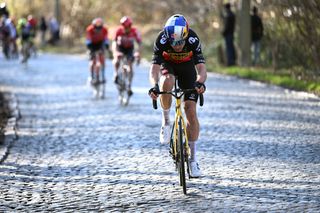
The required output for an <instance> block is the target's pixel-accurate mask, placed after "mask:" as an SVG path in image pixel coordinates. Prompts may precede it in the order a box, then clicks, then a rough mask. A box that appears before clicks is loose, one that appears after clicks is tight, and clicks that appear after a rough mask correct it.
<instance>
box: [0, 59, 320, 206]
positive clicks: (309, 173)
mask: <svg viewBox="0 0 320 213" xmlns="http://www.w3.org/2000/svg"><path fill="white" fill-rule="evenodd" d="M0 66H1V68H0V89H1V91H7V92H13V93H14V94H15V95H16V98H17V100H18V106H19V110H20V113H21V119H20V120H19V121H18V130H17V135H18V139H17V140H16V141H15V142H14V144H13V146H12V148H11V149H10V153H9V155H8V157H7V158H6V159H5V160H4V162H2V164H0V212H33V211H40V212H48V211H54V212H118V211H138V212H141V211H143V212H146V211H148V212H161V211H164V212H319V211H320V100H319V99H318V98H316V97H314V96H312V95H308V94H304V93H296V92H290V91H287V90H284V89H281V88H278V87H273V86H267V85H265V84H260V83H257V82H252V81H247V80H238V79H236V78H233V77H225V76H220V75H210V76H209V79H208V81H207V87H208V92H207V93H206V95H205V106H204V107H203V108H199V109H198V112H199V117H200V122H201V137H200V140H199V146H198V150H199V154H198V156H199V160H200V165H201V167H202V170H203V173H204V175H205V176H204V177H202V178H200V179H192V180H188V181H187V184H188V193H189V194H188V195H187V196H185V195H183V193H182V190H181V187H180V186H179V185H178V177H177V174H176V172H175V171H174V167H173V163H172V161H171V159H170V157H169V155H168V150H167V147H166V146H161V145H160V144H159V143H158V131H159V127H160V126H159V125H160V115H161V111H160V110H157V111H155V110H153V109H152V105H151V101H150V100H149V98H148V96H147V91H148V89H149V82H148V73H147V72H148V67H147V66H140V67H139V68H137V69H139V70H137V71H136V76H135V78H134V88H133V90H134V96H133V98H132V102H131V103H130V105H129V106H128V107H120V106H119V105H118V102H117V96H116V90H115V87H114V85H113V84H111V83H110V80H109V79H110V78H111V76H112V72H111V66H110V62H108V64H107V66H108V67H107V78H108V80H109V81H108V82H107V88H106V89H107V95H106V99H105V100H100V101H97V100H94V99H92V98H91V91H90V90H89V88H88V87H87V86H86V85H85V82H86V77H87V67H88V66H87V59H86V58H85V57H84V56H67V55H61V56H57V55H40V56H39V57H38V58H37V59H32V60H31V61H30V63H29V65H28V67H23V66H22V65H20V64H18V62H7V61H3V60H1V61H0ZM172 111H173V110H172ZM172 115H173V114H172Z"/></svg>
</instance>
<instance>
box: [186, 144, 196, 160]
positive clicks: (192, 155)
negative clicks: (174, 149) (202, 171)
mask: <svg viewBox="0 0 320 213" xmlns="http://www.w3.org/2000/svg"><path fill="white" fill-rule="evenodd" d="M188 143H189V147H190V151H191V156H190V161H197V158H196V152H197V145H196V144H197V143H196V141H189V142H188Z"/></svg>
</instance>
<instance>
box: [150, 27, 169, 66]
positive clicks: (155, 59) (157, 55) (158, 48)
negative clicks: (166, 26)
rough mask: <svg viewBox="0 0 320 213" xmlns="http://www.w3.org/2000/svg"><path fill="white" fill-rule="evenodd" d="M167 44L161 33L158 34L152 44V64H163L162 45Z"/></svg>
mask: <svg viewBox="0 0 320 213" xmlns="http://www.w3.org/2000/svg"><path fill="white" fill-rule="evenodd" d="M166 42H167V40H166V39H165V37H164V34H163V32H160V33H159V35H158V37H157V39H156V41H155V42H154V44H153V56H152V64H159V65H160V64H162V63H163V62H164V59H163V56H162V53H163V45H164V44H165V43H166Z"/></svg>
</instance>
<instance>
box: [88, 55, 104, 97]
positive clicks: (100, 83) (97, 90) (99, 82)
mask: <svg viewBox="0 0 320 213" xmlns="http://www.w3.org/2000/svg"><path fill="white" fill-rule="evenodd" d="M92 63H93V70H92V72H93V73H91V77H92V79H93V80H94V83H93V84H91V86H92V88H93V95H94V97H95V98H102V99H103V98H104V93H105V82H104V78H105V76H104V66H105V65H104V54H103V51H102V50H98V51H95V52H93V57H92Z"/></svg>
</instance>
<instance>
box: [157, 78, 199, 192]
mask: <svg viewBox="0 0 320 213" xmlns="http://www.w3.org/2000/svg"><path fill="white" fill-rule="evenodd" d="M195 91H196V90H195V89H180V88H179V87H178V80H177V77H176V78H175V84H174V88H173V90H172V91H161V92H158V93H157V94H169V95H172V96H173V97H174V98H175V117H174V123H173V125H172V130H171V136H170V143H169V145H170V151H169V153H170V155H171V156H172V159H173V161H174V164H175V167H176V170H177V171H178V173H179V177H180V180H179V183H180V186H182V189H183V193H184V194H187V185H186V172H187V173H188V176H189V179H190V178H191V177H190V168H189V159H190V148H189V144H188V136H187V129H186V122H185V120H184V115H183V112H182V108H181V102H182V101H181V99H182V97H183V96H184V94H186V93H191V92H195ZM199 100H200V106H203V94H200V95H199ZM153 108H154V109H157V108H158V107H157V101H156V100H153Z"/></svg>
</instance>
